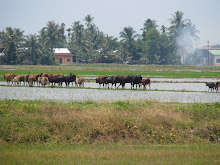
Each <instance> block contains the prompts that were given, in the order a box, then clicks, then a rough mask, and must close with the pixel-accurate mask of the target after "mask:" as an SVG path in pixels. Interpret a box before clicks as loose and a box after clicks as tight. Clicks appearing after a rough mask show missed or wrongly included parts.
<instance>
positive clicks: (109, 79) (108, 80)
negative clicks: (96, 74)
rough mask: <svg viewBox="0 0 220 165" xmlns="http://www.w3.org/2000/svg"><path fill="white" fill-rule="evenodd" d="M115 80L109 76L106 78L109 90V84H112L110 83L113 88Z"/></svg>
mask: <svg viewBox="0 0 220 165" xmlns="http://www.w3.org/2000/svg"><path fill="white" fill-rule="evenodd" d="M113 78H114V76H108V77H107V78H106V86H107V85H108V88H109V84H110V83H111V84H112V86H113Z"/></svg>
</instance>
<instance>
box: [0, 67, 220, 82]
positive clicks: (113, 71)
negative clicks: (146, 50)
mask: <svg viewBox="0 0 220 165" xmlns="http://www.w3.org/2000/svg"><path fill="white" fill-rule="evenodd" d="M0 68H2V69H1V70H0V75H1V77H0V80H1V81H2V80H3V77H2V75H3V74H5V73H8V72H14V73H15V74H23V75H26V74H27V73H29V72H30V74H37V73H42V72H48V73H63V74H64V75H66V74H69V73H74V74H76V75H77V76H85V75H92V76H100V75H129V74H140V75H142V76H143V77H176V78H200V77H219V76H220V72H219V71H220V67H217V66H185V65H179V66H177V65H162V66H161V65H123V64H74V65H58V66H39V65H37V66H33V65H31V66H28V65H27V66H26V65H14V66H5V65H2V66H0ZM3 68H14V69H15V70H10V71H9V70H3Z"/></svg>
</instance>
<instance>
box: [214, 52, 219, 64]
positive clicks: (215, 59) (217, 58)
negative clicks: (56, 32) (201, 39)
mask: <svg viewBox="0 0 220 165" xmlns="http://www.w3.org/2000/svg"><path fill="white" fill-rule="evenodd" d="M214 65H215V66H220V55H216V56H214Z"/></svg>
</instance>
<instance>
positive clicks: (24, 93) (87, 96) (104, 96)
mask: <svg viewBox="0 0 220 165" xmlns="http://www.w3.org/2000/svg"><path fill="white" fill-rule="evenodd" d="M94 84H95V83H94ZM0 99H19V100H37V99H41V100H45V99H46V100H60V101H88V100H91V101H104V100H108V101H115V100H139V99H148V100H158V101H166V102H184V103H193V102H199V103H200V102H201V103H212V102H219V101H220V93H216V92H209V93H207V92H181V91H180V92H169V91H147V90H137V91H136V90H100V89H76V88H75V89H74V88H39V87H38V88H36V87H4V86H0Z"/></svg>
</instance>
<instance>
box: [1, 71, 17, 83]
mask: <svg viewBox="0 0 220 165" xmlns="http://www.w3.org/2000/svg"><path fill="white" fill-rule="evenodd" d="M15 76H16V74H14V73H13V72H12V73H6V74H4V75H3V77H4V79H6V81H7V84H8V85H9V84H10V82H11V80H12V79H13V78H14V77H15Z"/></svg>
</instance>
